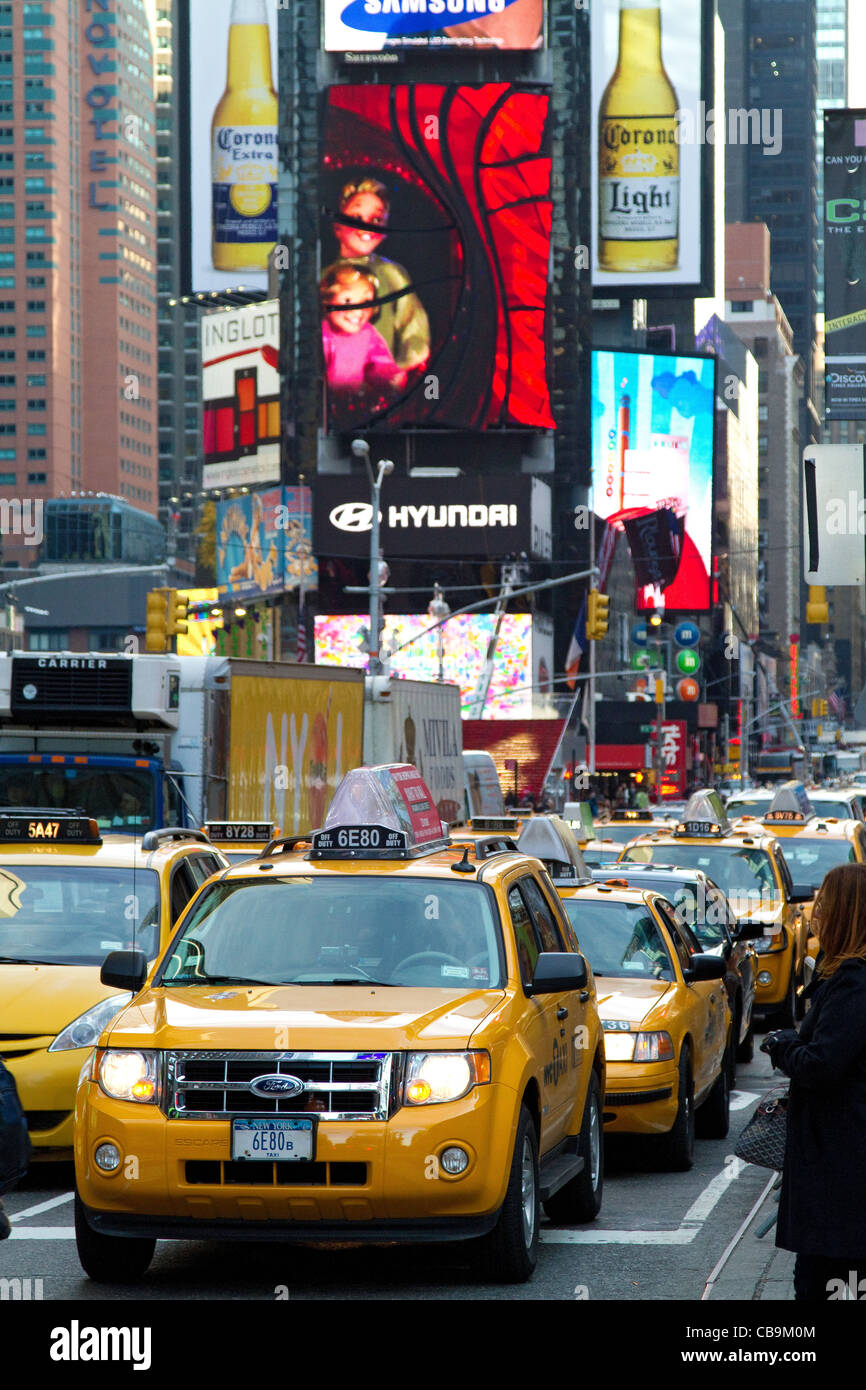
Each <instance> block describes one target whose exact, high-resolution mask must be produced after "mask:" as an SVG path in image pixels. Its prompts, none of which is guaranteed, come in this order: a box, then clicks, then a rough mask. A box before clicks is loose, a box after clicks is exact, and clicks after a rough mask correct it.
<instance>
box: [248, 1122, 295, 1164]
mask: <svg viewBox="0 0 866 1390" xmlns="http://www.w3.org/2000/svg"><path fill="white" fill-rule="evenodd" d="M312 1157H313V1121H312V1120H303V1119H301V1120H294V1119H288V1118H285V1119H282V1118H280V1119H274V1120H258V1119H257V1120H246V1119H244V1120H232V1158H233V1159H252V1160H256V1159H258V1160H260V1161H264V1162H268V1163H273V1162H277V1163H305V1162H310V1160H311V1159H312Z"/></svg>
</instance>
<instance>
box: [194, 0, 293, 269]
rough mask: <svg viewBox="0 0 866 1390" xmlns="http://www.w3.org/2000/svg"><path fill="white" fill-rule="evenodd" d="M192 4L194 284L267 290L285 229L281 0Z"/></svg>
mask: <svg viewBox="0 0 866 1390" xmlns="http://www.w3.org/2000/svg"><path fill="white" fill-rule="evenodd" d="M187 5H188V16H189V20H188V45H189V77H188V83H189V85H188V107H189V127H188V130H186V131H185V132H184V136H185V139H186V140H187V141H188V168H187V167H185V168H184V182H188V187H189V200H190V214H189V216H190V241H191V245H190V248H189V276H188V278H189V285H188V286H187V288H188V289H189V290H190V291H191V292H195V293H201V292H204V291H212V290H217V291H220V290H226V289H230V288H236V287H240V286H244V288H245V289H248V290H267V288H268V275H267V271H268V259H269V257H270V254H271V252H272V250H273V248H274V246H275V244H276V242H277V240H278V235H279V233H278V221H277V183H278V179H279V168H278V152H277V138H278V125H279V108H278V100H277V9H278V5H277V0H246V3H245V4H244V5H234V4H233V0H187ZM233 21H234V22H233ZM184 164H186V160H184Z"/></svg>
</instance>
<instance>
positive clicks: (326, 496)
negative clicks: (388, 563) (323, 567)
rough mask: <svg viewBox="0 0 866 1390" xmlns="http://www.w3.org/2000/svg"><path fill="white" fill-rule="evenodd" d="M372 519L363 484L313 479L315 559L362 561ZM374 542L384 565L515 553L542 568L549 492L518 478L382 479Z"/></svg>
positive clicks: (548, 536) (336, 477) (337, 477)
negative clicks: (428, 558)
mask: <svg viewBox="0 0 866 1390" xmlns="http://www.w3.org/2000/svg"><path fill="white" fill-rule="evenodd" d="M372 517H373V505H372V503H371V501H370V485H369V483H368V481H367V479H366V478H361V477H357V478H352V477H346V476H345V474H321V473H320V474H319V476H318V477H317V478H316V482H315V489H314V497H313V548H314V550H315V552H316V554H317V555H333V556H343V557H346V558H354V559H366V558H368V557H369V554H370V530H371V526H372ZM379 538H380V543H381V546H382V551H383V553H384V554H385V556H386V557H387V558H388V559H389V560H397V559H409V560H412V559H415V558H417V557H418V556H419V555H430V556H433V557H435V558H445V557H449V558H450V557H452V556H453V557H454V558H455V559H464V558H466V557H468V556H478V557H479V558H484V559H493V560H504V559H506V558H507V557H508V556H510V555H514V554H515V553H518V552H520V551H522V550H525V551H526V553H527V555H529V556H531V557H532V558H533V559H539V560H549V559H550V558H551V556H552V529H551V491H550V487H549V485H548V484H547V483H545V482H543V481H542V480H541V479H540V478H534V477H530V476H529V475H528V474H525V473H523V474H515V475H512V476H510V477H489V476H484V477H478V476H476V477H462V478H448V479H435V478H389V479H388V482H387V483H386V485H385V487H384V488H383V489H382V495H381V512H380V531H379Z"/></svg>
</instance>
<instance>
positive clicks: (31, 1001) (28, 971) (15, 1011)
mask: <svg viewBox="0 0 866 1390" xmlns="http://www.w3.org/2000/svg"><path fill="white" fill-rule="evenodd" d="M120 992H121V991H120V990H117V989H110V988H108V987H107V986H106V985H103V984H101V983H100V980H99V966H98V965H2V966H0V1020H2V1026H3V1032H4V1033H7V1034H9V1033H24V1034H27V1035H28V1036H32V1037H48V1036H49V1035H50V1036H51V1037H54V1036H55V1035H56V1034H57V1033H59V1032H60V1031H61V1029H62V1028H65V1027H66V1025H67V1023H72V1022H73V1021H74V1020H75V1019H76V1018H78V1016H79V1015H80V1014H83V1013H84V1012H85V1011H86V1010H87V1009H90V1008H92V1007H93V1005H94V1004H98V1003H100V1001H101V1000H103V999H108V998H109V996H110V995H112V994H119V993H120Z"/></svg>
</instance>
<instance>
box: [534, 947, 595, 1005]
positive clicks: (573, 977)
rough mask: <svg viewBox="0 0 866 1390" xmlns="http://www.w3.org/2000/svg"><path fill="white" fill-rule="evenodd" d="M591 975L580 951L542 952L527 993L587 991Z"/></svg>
mask: <svg viewBox="0 0 866 1390" xmlns="http://www.w3.org/2000/svg"><path fill="white" fill-rule="evenodd" d="M588 979H589V975H588V972H587V969H586V961H585V960H584V958H583V956H582V955H581V954H580V952H579V951H575V952H572V951H542V953H541V955H540V956H539V957H538V960H537V961H536V962H535V972H534V974H533V976H532V983H531V984H530V985H529V988H528V990H527V993H528V994H530V995H533V994H559V993H560V991H561V990H568V989H585V988H586V983H587V980H588Z"/></svg>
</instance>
